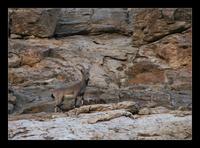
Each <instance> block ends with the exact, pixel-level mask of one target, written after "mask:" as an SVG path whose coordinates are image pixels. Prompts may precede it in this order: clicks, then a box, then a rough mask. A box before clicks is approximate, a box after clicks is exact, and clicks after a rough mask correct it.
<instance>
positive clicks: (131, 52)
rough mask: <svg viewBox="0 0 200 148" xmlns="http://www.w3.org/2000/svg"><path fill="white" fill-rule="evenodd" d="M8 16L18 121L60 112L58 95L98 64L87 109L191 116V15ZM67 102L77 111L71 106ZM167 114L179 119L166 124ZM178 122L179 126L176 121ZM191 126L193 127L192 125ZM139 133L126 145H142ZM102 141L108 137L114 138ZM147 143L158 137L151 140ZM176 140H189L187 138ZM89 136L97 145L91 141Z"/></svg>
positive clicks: (151, 11) (11, 108)
mask: <svg viewBox="0 0 200 148" xmlns="http://www.w3.org/2000/svg"><path fill="white" fill-rule="evenodd" d="M8 15H9V19H8V21H9V38H8V47H9V48H8V66H9V68H8V78H9V92H8V112H9V114H11V116H15V115H16V114H22V116H23V114H27V113H28V114H33V113H41V112H46V113H51V112H53V111H54V103H53V98H51V90H52V89H54V88H58V87H62V86H65V85H66V84H69V83H73V81H75V80H80V79H81V73H80V71H79V70H78V68H77V67H76V66H75V65H76V64H81V65H83V66H85V67H86V68H87V67H89V66H91V69H90V81H89V85H88V87H87V89H86V93H85V95H84V98H85V99H84V102H83V106H82V107H84V106H85V105H94V104H110V103H119V102H123V101H132V102H135V103H136V104H137V105H138V106H139V107H140V109H138V111H139V110H141V112H149V111H145V109H148V110H149V108H157V107H158V108H159V107H164V108H166V109H167V110H174V109H175V110H177V109H179V110H188V111H191V109H192V10H191V9H189V8H143V9H142V8H140V9H139V8H112V9H111V8H62V9H61V8H60V9H53V8H48V9H47V8H46V9H44V8H39V9H36V8H34V9H30V8H27V9H19V8H18V9H14V8H12V9H9V11H8ZM64 104H65V105H66V106H67V108H70V109H73V108H74V107H73V105H69V102H67V101H66V102H65V103H64ZM65 105H64V106H63V107H64V108H65ZM142 109H144V110H142ZM97 110H98V109H97ZM149 114H151V113H149ZM120 115H121V114H120ZM123 115H124V114H123ZM158 115H161V116H162V114H159V113H158ZM86 116H87V115H86ZM88 116H90V115H88ZM94 116H95V114H94ZM141 116H142V115H141ZM152 116H154V115H152ZM165 116H166V118H167V116H171V114H170V115H163V120H164V119H165ZM186 116H187V117H188V116H190V117H191V114H187V115H186ZM184 117H185V116H184ZM60 118H61V117H60ZM81 118H82V117H81ZM81 118H80V119H77V122H79V120H81ZM120 118H121V117H119V120H120ZM150 118H151V117H149V118H147V120H150ZM152 118H154V117H152ZM161 118H162V117H161ZM170 118H171V117H170ZM180 118H181V117H180ZM145 119H146V118H144V120H145ZM176 119H177V122H178V121H179V118H173V123H174V122H176ZM44 120H45V119H44ZM58 120H63V119H58ZM113 120H114V119H113ZM134 120H137V119H134ZM152 120H153V119H152ZM180 120H181V121H182V119H180ZM185 120H190V118H189V119H188V118H187V119H184V121H185ZM70 121H71V119H70ZM111 121H112V120H111ZM184 121H183V123H184ZM19 122H21V121H19ZM47 122H48V121H47ZM117 122H118V121H117ZM138 122H142V121H138ZM190 122H191V121H190ZM187 123H188V122H187ZM13 124H14V125H15V124H16V123H15V122H11V121H10V127H12V128H13ZM30 124H31V123H30ZM33 124H35V123H33ZM51 124H52V125H53V124H54V123H51ZM73 124H74V123H73ZM110 124H113V123H110ZM167 124H171V123H170V122H167ZM127 126H128V125H127ZM186 126H187V128H188V129H191V124H190V125H186ZM14 128H15V127H14ZM173 128H176V127H173ZM155 129H156V127H155ZM180 130H183V129H180ZM149 131H151V130H149ZM189 131H190V130H189ZM108 133H109V132H108ZM108 133H107V134H108ZM161 133H162V132H161ZM190 133H191V131H190ZM76 134H77V133H76ZM134 134H135V135H136V136H135V137H132V138H127V137H130V136H128V135H126V136H127V137H126V136H125V137H124V139H140V138H138V137H137V134H136V133H134ZM83 135H84V134H83ZM160 135H162V134H160ZM54 136H55V137H57V136H58V135H54ZM123 136H124V135H116V137H115V138H114V139H123ZM11 137H12V138H13V137H15V136H11ZM19 137H20V136H19ZM72 137H73V136H72ZM72 137H71V138H72ZM100 137H101V138H100V139H106V136H102V135H101V136H100ZM143 137H145V136H143ZM147 137H151V138H149V139H154V138H152V137H154V136H151V135H150V136H147ZM172 137H173V136H172ZM172 137H168V136H164V137H163V136H161V137H157V138H158V139H165V138H167V139H173V138H172ZM175 137H176V138H175V139H184V138H183V137H184V136H182V137H181V136H175ZM177 137H178V138H177ZM180 137H181V138H180ZM190 137H191V134H190V135H189V139H190ZM12 138H11V139H12ZM37 138H38V137H37ZM40 138H41V137H40V136H39V139H40ZM68 138H69V139H70V137H66V139H68ZM74 138H75V139H79V138H81V139H84V138H83V137H79V136H77V137H76V136H75V137H74ZM88 138H89V139H92V138H91V136H88V137H87V136H86V137H85V139H88ZM93 138H94V139H95V136H94V137H93ZM13 139H17V138H13ZM19 139H21V138H19ZM55 139H60V138H58V137H57V138H55ZM72 139H73V138H72ZM97 139H98V138H97ZM147 139H148V138H147ZM155 139H156V136H155ZM186 139H188V136H186Z"/></svg>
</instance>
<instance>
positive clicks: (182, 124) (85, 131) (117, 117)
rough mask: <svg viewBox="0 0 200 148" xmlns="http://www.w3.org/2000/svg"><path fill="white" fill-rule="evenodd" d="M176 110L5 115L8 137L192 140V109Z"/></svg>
mask: <svg viewBox="0 0 200 148" xmlns="http://www.w3.org/2000/svg"><path fill="white" fill-rule="evenodd" d="M179 112H180V111H179ZM182 112H183V111H182ZM178 114H179V115H180V113H178ZM178 114H177V113H175V112H174V113H161V114H152V115H140V116H138V118H135V119H133V118H132V117H131V115H130V113H128V112H125V111H122V110H115V111H104V112H95V113H89V114H80V115H79V116H78V117H77V118H75V117H67V115H66V114H61V113H60V114H49V113H48V114H46V113H40V114H24V115H20V116H15V117H12V116H11V117H10V118H9V119H8V139H9V140H30V139H31V140H36V139H37V140H45V139H47V137H49V138H48V139H54V140H75V139H77V140H78V139H79V140H80V139H81V140H92V139H93V140H108V139H109V140H138V139H143V140H158V139H159V140H191V139H192V116H191V111H190V113H187V114H186V113H183V114H184V116H178ZM53 116H54V117H53ZM106 120H107V121H106ZM88 122H89V123H88ZM90 123H93V124H90Z"/></svg>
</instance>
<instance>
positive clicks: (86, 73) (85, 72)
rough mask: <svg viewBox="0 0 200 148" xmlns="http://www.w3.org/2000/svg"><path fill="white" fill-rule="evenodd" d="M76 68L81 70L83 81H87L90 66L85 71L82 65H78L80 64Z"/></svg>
mask: <svg viewBox="0 0 200 148" xmlns="http://www.w3.org/2000/svg"><path fill="white" fill-rule="evenodd" d="M76 66H80V67H81V69H79V70H80V71H81V73H82V75H83V76H84V78H85V80H86V81H89V76H90V75H89V71H90V69H91V66H88V68H87V69H86V68H85V67H84V66H83V65H80V64H76Z"/></svg>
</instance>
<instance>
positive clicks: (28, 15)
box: [10, 8, 60, 37]
mask: <svg viewBox="0 0 200 148" xmlns="http://www.w3.org/2000/svg"><path fill="white" fill-rule="evenodd" d="M59 11H60V9H57V8H45V9H44V8H21V9H17V10H14V11H13V13H12V15H11V21H12V24H11V26H10V30H11V33H12V34H17V35H22V36H31V35H34V36H37V37H51V36H53V35H54V30H55V27H56V23H57V19H58V16H59Z"/></svg>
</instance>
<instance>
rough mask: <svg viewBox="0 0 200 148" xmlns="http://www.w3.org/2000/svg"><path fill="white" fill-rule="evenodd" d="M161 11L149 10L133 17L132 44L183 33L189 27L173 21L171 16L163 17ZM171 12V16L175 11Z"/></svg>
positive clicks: (156, 9) (149, 41)
mask: <svg viewBox="0 0 200 148" xmlns="http://www.w3.org/2000/svg"><path fill="white" fill-rule="evenodd" d="M162 11H163V9H161V10H159V9H158V8H149V9H145V10H144V11H141V12H139V13H138V14H137V15H136V16H135V17H136V18H135V19H134V21H135V22H134V25H133V26H134V28H133V30H134V32H133V44H134V45H135V46H141V45H144V44H147V43H151V42H154V41H157V40H159V39H161V38H163V37H164V36H166V35H168V34H171V33H179V32H183V31H184V30H186V29H188V28H189V27H190V26H191V24H190V23H188V22H186V21H180V20H174V18H173V17H172V16H171V17H164V16H165V15H163V14H162ZM169 11H170V10H169ZM171 11H172V14H173V13H174V11H175V10H174V9H172V10H171ZM168 16H169V15H168Z"/></svg>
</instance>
